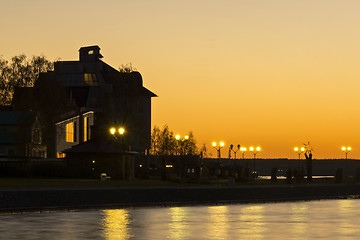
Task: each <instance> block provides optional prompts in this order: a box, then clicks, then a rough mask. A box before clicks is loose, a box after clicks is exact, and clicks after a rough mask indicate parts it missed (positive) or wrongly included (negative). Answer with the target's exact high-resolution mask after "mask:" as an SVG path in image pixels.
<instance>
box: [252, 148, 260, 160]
mask: <svg viewBox="0 0 360 240" xmlns="http://www.w3.org/2000/svg"><path fill="white" fill-rule="evenodd" d="M249 149H250V152H252V153H253V154H254V159H255V158H256V154H257V153H258V152H260V151H261V148H260V147H256V148H254V147H250V148H249Z"/></svg>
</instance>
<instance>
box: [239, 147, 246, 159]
mask: <svg viewBox="0 0 360 240" xmlns="http://www.w3.org/2000/svg"><path fill="white" fill-rule="evenodd" d="M240 151H241V153H242V158H243V159H244V156H245V152H246V147H241V148H240Z"/></svg>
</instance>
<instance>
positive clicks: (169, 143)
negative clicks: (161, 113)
mask: <svg viewBox="0 0 360 240" xmlns="http://www.w3.org/2000/svg"><path fill="white" fill-rule="evenodd" d="M187 136H188V138H187V139H183V140H176V139H175V136H174V133H173V131H171V130H170V129H169V126H168V125H165V126H164V127H163V128H162V129H160V128H159V127H157V126H155V127H154V129H153V131H152V134H151V153H152V154H153V155H173V154H181V155H182V154H184V155H194V154H197V152H198V150H197V146H196V140H195V138H194V135H193V133H192V132H189V134H188V135H187Z"/></svg>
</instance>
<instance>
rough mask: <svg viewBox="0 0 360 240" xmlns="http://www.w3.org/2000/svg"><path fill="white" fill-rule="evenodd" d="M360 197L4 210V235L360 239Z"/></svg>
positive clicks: (0, 223) (0, 227)
mask: <svg viewBox="0 0 360 240" xmlns="http://www.w3.org/2000/svg"><path fill="white" fill-rule="evenodd" d="M359 212H360V200H356V199H346V200H323V201H311V202H290V203H266V204H244V205H228V206H197V207H172V208H135V209H116V210H94V211H80V212H69V213H68V212H56V213H41V214H23V215H0V239H109V240H112V239H175V240H177V239H247V240H249V239H277V240H279V239H358V238H359V236H360V223H359V221H358V214H359Z"/></svg>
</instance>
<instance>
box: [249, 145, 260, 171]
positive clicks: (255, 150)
mask: <svg viewBox="0 0 360 240" xmlns="http://www.w3.org/2000/svg"><path fill="white" fill-rule="evenodd" d="M249 150H250V152H252V153H253V154H254V171H253V174H252V175H253V177H254V178H257V172H256V163H255V158H256V154H257V153H258V152H260V151H261V148H260V147H256V148H254V147H250V148H249Z"/></svg>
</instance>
